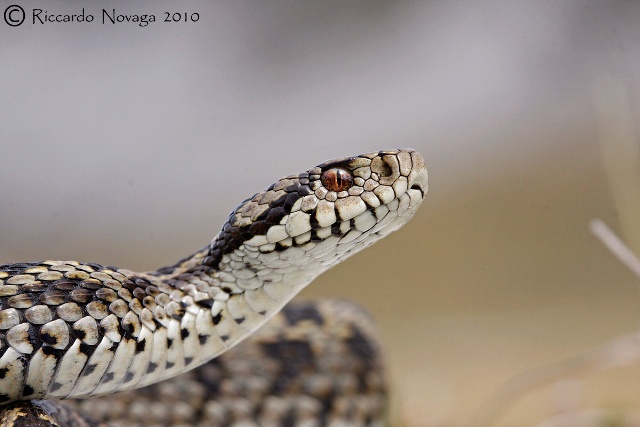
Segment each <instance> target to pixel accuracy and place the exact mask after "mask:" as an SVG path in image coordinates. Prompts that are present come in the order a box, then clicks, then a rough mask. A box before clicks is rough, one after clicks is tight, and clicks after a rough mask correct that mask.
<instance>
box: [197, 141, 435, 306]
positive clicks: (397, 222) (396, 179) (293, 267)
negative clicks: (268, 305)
mask: <svg viewBox="0 0 640 427" xmlns="http://www.w3.org/2000/svg"><path fill="white" fill-rule="evenodd" d="M426 192H427V170H426V167H425V163H424V160H423V158H422V156H421V155H420V154H419V153H418V152H416V151H414V150H411V149H398V150H388V151H379V152H376V153H368V154H361V155H359V156H355V157H345V158H339V159H334V160H330V161H327V162H324V163H321V164H319V165H318V166H316V167H314V168H311V169H309V170H307V171H305V172H301V173H298V174H294V175H289V176H286V177H283V178H281V179H280V180H278V181H277V182H275V183H274V184H272V185H271V186H269V187H268V188H267V189H265V190H264V191H262V192H260V193H257V194H255V195H254V196H253V197H251V198H249V199H246V200H245V201H243V202H242V203H241V204H240V205H239V206H238V207H237V208H236V209H235V210H234V211H233V212H232V213H231V215H230V216H229V219H228V221H227V223H226V224H225V225H224V227H223V228H222V231H221V232H220V233H219V235H218V236H217V237H216V238H215V239H214V240H213V242H212V243H211V246H210V251H209V256H208V257H206V259H205V261H204V263H205V264H207V265H209V266H210V267H213V268H214V269H216V270H218V271H220V278H221V280H222V281H223V282H225V285H227V284H230V288H231V289H234V292H242V291H243V290H247V289H257V288H258V287H261V286H263V285H267V284H268V285H273V284H280V285H281V284H286V283H289V284H291V283H294V282H295V283H296V284H298V283H299V284H301V285H300V286H304V285H306V284H307V283H308V282H310V281H311V280H312V278H313V277H315V276H317V275H318V274H319V272H321V271H324V270H326V269H328V268H330V267H332V266H333V265H335V264H337V263H338V262H340V261H341V260H343V259H344V258H346V257H348V256H350V255H352V254H354V253H356V252H358V251H359V250H361V249H363V248H365V247H367V246H369V245H371V244H372V243H374V242H375V241H377V240H379V239H380V238H382V237H384V236H386V235H387V234H389V233H390V232H392V231H394V230H397V229H398V228H400V227H401V226H402V225H404V224H405V223H406V222H407V221H408V220H409V219H410V218H411V217H412V216H413V214H414V213H415V211H416V209H417V208H418V206H420V204H421V202H422V200H423V199H424V196H425V194H426ZM265 280H266V281H267V282H266V283H265ZM296 287H299V286H296ZM265 289H266V288H265ZM289 293H291V291H290V290H289ZM278 294H279V292H278Z"/></svg>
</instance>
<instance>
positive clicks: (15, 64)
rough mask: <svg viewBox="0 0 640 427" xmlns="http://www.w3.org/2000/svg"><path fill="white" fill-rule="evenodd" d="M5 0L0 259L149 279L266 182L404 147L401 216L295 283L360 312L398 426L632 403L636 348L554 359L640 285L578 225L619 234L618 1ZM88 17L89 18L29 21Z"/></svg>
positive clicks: (634, 144) (633, 171) (626, 93)
mask: <svg viewBox="0 0 640 427" xmlns="http://www.w3.org/2000/svg"><path fill="white" fill-rule="evenodd" d="M19 1H20V0H12V1H4V0H3V1H1V2H0V8H1V9H2V10H5V9H6V8H7V7H8V6H10V5H12V4H16V2H19ZM18 4H20V5H21V6H22V7H23V8H24V9H25V11H26V18H27V19H26V21H25V23H23V24H22V25H20V26H16V27H10V26H8V25H5V22H4V21H0V76H1V79H0V100H1V101H0V165H1V166H0V263H11V262H18V261H29V260H40V259H51V258H54V259H77V260H82V261H95V262H100V263H103V264H108V265H116V266H120V267H126V268H130V269H134V270H136V269H139V270H148V269H154V268H156V267H159V266H162V265H166V264H170V263H173V262H174V261H176V260H177V259H179V258H181V257H182V256H185V255H188V254H190V253H191V252H193V251H194V250H196V249H199V248H200V247H202V246H203V245H205V244H206V243H208V242H209V241H210V239H211V238H212V237H213V236H214V235H215V234H216V233H217V231H218V229H219V227H220V226H221V225H222V223H223V222H224V220H225V219H226V217H227V214H228V212H229V211H230V210H231V209H232V208H233V207H234V206H235V205H236V204H237V203H239V202H240V201H241V200H243V199H244V198H246V197H248V196H251V195H252V194H253V193H255V192H257V191H259V190H261V189H262V188H263V187H265V186H267V185H269V184H270V183H272V182H273V181H274V180H275V179H277V178H279V177H280V176H283V175H286V174H289V173H293V172H299V171H301V170H304V169H307V168H309V167H312V166H314V165H316V164H317V163H320V162H322V161H324V160H327V159H330V158H334V157H340V156H345V155H353V154H359V153H362V152H369V151H376V150H379V149H382V148H388V147H413V148H415V149H417V150H418V151H420V152H421V153H422V154H423V155H424V157H425V159H426V161H427V165H428V168H429V178H430V183H429V184H430V185H429V194H428V197H427V199H426V201H425V203H424V204H423V207H422V208H421V210H420V211H419V212H418V214H417V215H416V217H415V219H414V220H413V221H412V222H410V223H409V224H408V225H407V226H406V227H404V228H403V229H402V230H400V231H399V232H397V233H395V234H393V235H391V236H390V237H388V238H387V239H385V240H384V241H382V242H380V243H378V244H377V245H375V246H374V247H373V248H371V249H370V250H367V251H365V252H363V253H360V254H358V255H357V256H355V257H353V258H351V259H350V260H349V261H347V262H345V263H343V264H341V265H340V266H338V267H336V268H335V269H333V270H331V271H330V272H328V273H326V274H325V275H323V276H322V277H321V278H319V279H318V280H316V281H315V282H314V283H313V284H312V285H311V286H310V287H309V288H308V289H307V290H305V291H304V293H303V294H304V296H306V297H314V298H320V297H343V298H348V299H352V300H355V301H358V302H359V303H361V304H363V305H364V306H366V307H367V308H368V309H369V310H370V311H371V312H372V313H373V315H374V316H375V318H376V320H377V322H378V325H379V328H380V333H381V337H382V340H383V344H384V347H385V352H386V356H387V360H388V365H389V376H390V381H391V383H392V387H393V390H394V397H393V399H394V405H393V412H394V414H393V417H394V423H395V425H398V426H459V425H482V423H486V424H489V425H498V426H533V425H538V424H539V423H542V422H543V421H544V420H549V419H552V420H551V421H547V423H548V424H545V425H556V424H553V423H554V421H553V419H554V418H553V417H557V416H565V415H567V414H571V413H573V412H574V411H577V412H580V413H581V416H582V417H583V418H582V420H583V421H582V423H581V424H577V423H573V424H572V423H570V424H565V425H602V420H603V419H607V420H609V421H611V420H614V421H615V422H618V424H609V425H625V424H624V422H623V421H622V420H623V419H624V417H625V416H627V415H629V414H631V415H633V414H634V413H637V412H636V411H637V410H640V387H638V383H639V381H640V362H639V361H638V348H637V347H635V346H633V345H630V346H629V345H627V346H626V347H625V346H623V347H624V348H623V350H625V351H622V353H620V354H621V357H619V358H617V359H615V360H612V361H611V363H610V365H611V366H609V365H607V366H606V369H603V368H602V366H600V365H599V366H591V365H589V364H588V363H587V366H586V369H582V370H577V371H576V370H574V369H572V368H573V367H574V365H573V364H572V363H573V362H568V363H565V362H564V361H566V360H572V359H571V358H572V357H576V356H578V355H580V354H583V353H585V352H588V351H590V350H591V349H593V348H597V347H599V346H602V345H604V344H606V343H607V342H610V341H611V340H613V339H615V338H616V337H617V336H620V335H623V334H628V333H632V332H635V331H637V329H638V323H639V322H638V320H639V319H640V314H639V310H638V307H639V306H640V295H639V292H638V289H639V287H638V285H639V284H640V282H639V279H638V278H637V277H636V276H634V275H633V274H632V273H631V272H630V271H628V270H627V269H626V268H625V267H624V266H623V265H622V264H621V263H620V262H619V261H618V260H617V259H616V258H615V257H614V256H613V255H611V254H610V253H609V252H608V251H607V249H606V248H605V247H604V246H603V245H602V244H601V243H600V242H599V241H598V240H597V239H596V238H595V237H593V235H592V234H591V233H590V231H589V223H590V221H591V220H592V219H593V218H602V219H603V220H604V221H605V222H606V223H607V224H609V225H610V226H611V227H612V228H613V229H614V230H615V231H616V232H617V233H618V234H619V235H620V236H621V237H622V238H623V239H624V240H625V241H626V242H627V243H629V244H630V245H631V246H632V247H635V248H636V249H637V250H640V244H638V242H639V241H640V228H639V227H640V221H639V220H638V218H639V217H638V215H640V209H639V208H638V206H639V203H638V198H639V197H640V173H639V172H638V169H639V168H640V166H639V165H640V155H639V154H638V152H639V149H638V144H639V138H638V135H639V132H640V127H639V125H638V117H640V3H639V2H603V1H600V2H598V1H566V2H552V1H526V2H525V1H515V2H504V1H479V2H472V1H456V2H443V1H437V2H433V1H422V2H417V1H404V2H394V1H391V2H390V1H371V0H363V1H358V0H354V1H349V2H342V1H337V0H336V1H293V0H291V1H285V0H282V1H268V2H265V1H260V0H253V1H249V0H247V1H217V2H204V1H201V2H187V1H183V2H179V3H176V2H166V1H165V2H163V1H147V0H144V1H138V2H135V3H128V2H124V1H118V0H109V1H106V2H101V4H100V6H97V5H94V4H84V3H81V2H71V1H65V2H62V1H46V2H45V1H44V0H34V1H29V2H27V1H22V2H21V3H18ZM83 7H84V10H85V14H92V15H94V17H95V19H94V21H93V22H92V23H49V22H47V23H45V24H40V23H39V22H36V23H35V24H34V23H32V16H31V13H32V9H34V8H41V9H43V10H44V11H45V12H47V13H49V14H60V13H62V14H64V13H67V14H72V13H74V14H78V13H81V11H82V8H83ZM102 8H105V9H107V10H108V11H109V12H110V13H111V10H112V9H115V10H116V12H117V13H118V14H145V13H147V14H154V15H155V17H156V20H157V21H156V22H154V23H151V24H149V25H148V26H145V27H141V26H139V25H137V24H135V23H127V22H122V23H117V24H115V25H114V24H111V23H110V21H107V22H106V23H105V24H103V23H102ZM45 12H43V13H45ZM164 12H170V13H173V12H179V13H185V12H186V13H187V15H188V17H189V18H191V16H192V14H193V13H197V14H198V15H199V19H198V21H197V22H173V23H165V22H162V21H163V20H164V18H165V13H164ZM183 16H184V15H183ZM634 242H635V243H634ZM605 365H606V363H605ZM558 366H561V367H562V368H561V369H559V371H558V374H559V375H557V378H554V380H553V381H546V380H545V381H540V382H539V386H536V387H531V388H530V387H526V384H527V383H526V381H525V382H521V383H520V384H525V385H518V384H519V383H518V379H519V378H520V379H522V378H525V379H526V378H534V379H535V378H537V376H536V375H537V374H534V375H533V377H531V376H530V375H529V374H527V372H531V370H536V371H535V372H538V373H541V374H540V376H541V377H545V376H546V375H547V374H548V373H549V372H555V371H554V369H556V370H557V367H558ZM545 367H549V368H545ZM523 375H524V377H523ZM528 375H529V376H528ZM514 381H516V382H515V383H514ZM533 383H535V384H538V383H537V382H536V381H533ZM508 384H511V386H508ZM505 386H506V387H507V389H505V388H504V387H505ZM501 390H502V391H501ZM505 390H506V392H505ZM501 393H502V394H501ZM492 396H497V397H492ZM596 409H597V410H606V411H609V412H606V411H605V412H597V411H595V410H596ZM585 411H586V412H585ZM556 419H557V418H556ZM616 420H617V421H616ZM596 422H600V423H601V424H596ZM549 423H551V424H549ZM634 425H635V424H634Z"/></svg>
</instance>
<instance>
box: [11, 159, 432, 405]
mask: <svg viewBox="0 0 640 427" xmlns="http://www.w3.org/2000/svg"><path fill="white" fill-rule="evenodd" d="M426 191H427V173H426V168H425V165H424V160H423V159H422V157H421V156H420V154H419V153H417V152H415V151H413V150H404V149H401V150H389V151H380V152H377V153H368V154H362V155H359V156H355V157H346V158H340V159H335V160H331V161H328V162H324V163H322V164H320V165H318V166H316V167H314V168H311V169H309V170H307V171H305V172H302V173H299V174H295V175H289V176H286V177H284V178H281V179H280V180H278V181H277V182H276V183H274V184H272V185H271V186H269V187H268V188H267V189H266V190H264V191H262V192H260V193H257V194H255V195H254V196H253V197H251V198H248V199H246V200H244V201H243V202H242V203H241V204H240V205H239V206H238V207H237V208H236V209H235V210H234V211H233V212H232V213H231V214H230V215H229V218H228V220H227V222H226V223H225V224H224V226H223V227H222V230H221V231H220V232H219V234H218V235H217V236H216V237H215V238H214V239H213V241H212V242H211V244H209V245H207V246H206V247H204V248H203V249H201V250H199V251H197V252H196V253H194V254H193V255H191V256H189V257H187V258H184V259H183V260H181V261H180V262H178V263H177V264H175V265H172V266H169V267H164V268H161V269H159V270H157V271H154V272H146V273H136V272H132V271H129V270H124V269H118V268H115V267H107V266H102V265H99V264H92V263H79V262H75V261H67V262H62V261H44V262H33V263H19V264H9V265H3V266H0V404H7V403H10V402H14V401H17V400H31V399H43V398H45V399H63V398H82V397H88V396H98V395H105V394H111V393H113V392H116V391H123V390H130V389H134V388H139V387H143V386H146V385H149V384H153V383H156V382H159V381H162V380H164V379H167V378H170V377H173V376H175V375H177V374H179V373H181V372H184V371H188V370H190V369H193V368H195V367H197V366H199V365H202V364H203V363H205V362H207V361H209V360H210V359H212V358H214V357H216V356H218V355H219V354H221V353H223V352H225V351H227V350H229V349H230V348H231V347H233V346H234V345H236V344H237V343H239V342H240V341H241V340H243V339H244V338H246V337H247V336H249V335H251V334H253V333H254V332H255V331H256V330H257V329H258V328H259V327H260V326H261V325H263V324H264V323H265V322H266V321H267V320H268V319H269V318H271V317H273V316H274V315H275V313H277V312H278V311H280V310H281V309H282V307H283V306H284V305H285V304H286V303H287V302H288V301H289V300H290V299H291V298H292V297H293V296H295V295H296V294H297V293H298V292H299V291H300V290H301V289H302V288H303V287H305V286H306V285H307V284H308V283H309V282H311V281H312V280H313V279H314V278H315V277H316V276H318V275H319V274H320V273H322V272H323V271H325V270H327V269H329V268H330V267H332V266H334V265H336V264H337V263H339V262H340V261H342V260H344V259H345V258H347V257H348V256H350V255H352V254H354V253H356V252H357V251H359V250H361V249H363V248H364V247H367V246H369V245H371V244H372V243H374V242H375V241H377V240H379V239H380V238H382V237H384V236H386V235H387V234H388V233H390V232H392V231H394V230H396V229H398V228H399V227H401V226H402V225H403V224H405V223H406V222H407V221H408V220H409V219H410V218H411V217H412V216H413V214H414V213H415V211H416V209H417V208H418V206H419V205H420V203H421V202H422V200H423V198H424V195H425V193H426Z"/></svg>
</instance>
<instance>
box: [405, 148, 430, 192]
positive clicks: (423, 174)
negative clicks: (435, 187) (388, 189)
mask: <svg viewBox="0 0 640 427" xmlns="http://www.w3.org/2000/svg"><path fill="white" fill-rule="evenodd" d="M411 163H412V165H413V167H412V168H411V172H410V173H409V177H408V185H409V188H410V189H411V190H418V191H420V193H421V194H422V198H423V199H424V197H425V196H426V195H427V189H428V187H429V186H428V174H427V166H426V165H425V163H424V159H423V158H422V155H420V153H418V152H417V151H412V152H411Z"/></svg>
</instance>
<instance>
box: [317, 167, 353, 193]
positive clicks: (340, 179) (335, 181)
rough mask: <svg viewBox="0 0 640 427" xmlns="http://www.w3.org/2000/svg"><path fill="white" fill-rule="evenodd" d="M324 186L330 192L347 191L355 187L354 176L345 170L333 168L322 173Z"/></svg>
mask: <svg viewBox="0 0 640 427" xmlns="http://www.w3.org/2000/svg"><path fill="white" fill-rule="evenodd" d="M321 179H322V185H324V188H326V189H327V190H329V191H335V192H340V191H345V190H348V189H349V188H350V187H351V186H352V185H353V176H352V175H351V174H350V173H349V172H347V171H346V170H344V169H339V168H332V169H327V170H326V171H324V172H322V177H321Z"/></svg>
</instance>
